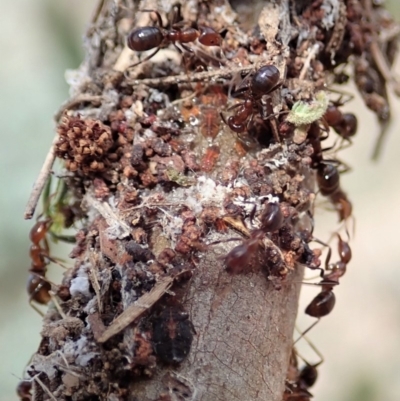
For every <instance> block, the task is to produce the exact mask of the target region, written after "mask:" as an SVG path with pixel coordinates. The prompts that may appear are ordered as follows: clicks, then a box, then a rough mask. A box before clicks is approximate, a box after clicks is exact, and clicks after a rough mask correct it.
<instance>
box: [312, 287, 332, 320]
mask: <svg viewBox="0 0 400 401" xmlns="http://www.w3.org/2000/svg"><path fill="white" fill-rule="evenodd" d="M335 302H336V298H335V294H334V293H333V291H332V289H329V290H326V289H323V290H322V291H321V292H320V293H319V294H318V295H317V296H316V297H315V298H314V299H313V300H312V301H311V303H310V304H309V305H308V306H307V308H306V310H305V313H306V314H307V315H309V316H312V317H317V318H320V317H323V316H326V315H329V313H331V312H332V309H333V307H334V306H335Z"/></svg>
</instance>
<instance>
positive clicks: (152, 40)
mask: <svg viewBox="0 0 400 401" xmlns="http://www.w3.org/2000/svg"><path fill="white" fill-rule="evenodd" d="M163 39H164V37H163V34H162V32H161V30H160V29H159V28H158V27H156V26H144V27H141V28H137V29H134V30H133V31H132V32H131V33H130V34H129V35H128V40H127V42H128V47H129V48H130V49H132V50H135V51H137V52H144V51H146V50H151V49H154V48H155V47H158V46H159V45H160V44H161V42H162V41H163Z"/></svg>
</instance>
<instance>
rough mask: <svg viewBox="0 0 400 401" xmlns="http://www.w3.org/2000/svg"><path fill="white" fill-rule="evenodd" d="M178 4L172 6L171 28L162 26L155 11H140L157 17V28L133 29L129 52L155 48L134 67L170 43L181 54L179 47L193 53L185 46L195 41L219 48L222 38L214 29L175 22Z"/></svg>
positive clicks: (177, 14) (159, 17)
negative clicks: (197, 27) (152, 13)
mask: <svg viewBox="0 0 400 401" xmlns="http://www.w3.org/2000/svg"><path fill="white" fill-rule="evenodd" d="M180 8H181V6H180V4H176V5H175V6H174V15H173V18H172V21H171V24H170V25H171V28H167V27H164V26H163V22H162V18H161V15H160V13H159V12H158V11H156V10H140V11H142V12H149V13H151V12H154V13H155V14H156V17H157V22H158V26H144V27H140V28H135V29H133V30H132V31H131V32H130V33H129V35H128V38H127V44H128V47H129V48H130V49H131V50H134V51H138V52H143V51H146V50H151V49H154V48H155V51H154V52H153V53H151V54H150V55H149V56H147V57H146V58H144V59H143V60H141V61H139V62H138V63H136V64H133V65H132V67H135V66H137V65H139V64H141V63H143V62H145V61H147V60H150V59H151V58H152V57H153V56H155V55H156V54H157V53H158V51H159V50H160V49H161V48H163V47H165V46H167V45H168V44H170V43H172V44H173V45H174V46H175V48H176V49H177V50H178V51H179V52H180V53H181V52H182V50H181V49H180V48H179V47H178V45H177V43H179V44H180V46H181V47H182V48H183V49H184V50H186V51H188V52H190V53H193V50H192V49H191V48H189V47H188V46H186V44H187V43H191V42H194V41H195V40H196V39H198V40H199V42H200V43H201V44H202V45H204V46H220V45H221V43H222V38H221V36H220V34H219V33H218V32H216V31H215V30H214V29H212V28H210V27H206V26H201V27H199V29H195V28H193V27H186V28H185V27H184V25H185V24H186V23H185V21H180V22H176V20H177V19H178V16H179V15H180Z"/></svg>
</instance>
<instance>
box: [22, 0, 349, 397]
mask: <svg viewBox="0 0 400 401" xmlns="http://www.w3.org/2000/svg"><path fill="white" fill-rule="evenodd" d="M141 11H143V12H154V13H155V15H156V17H157V23H158V26H145V27H140V28H135V29H133V30H132V31H131V32H130V33H129V35H128V38H127V45H128V47H129V48H130V49H132V50H134V51H138V52H143V51H148V50H152V49H154V51H153V52H152V53H151V54H150V55H149V56H147V57H145V58H144V59H142V60H141V61H140V62H138V63H136V64H134V65H133V66H137V65H138V64H140V63H143V62H145V61H147V60H149V59H150V58H152V57H153V56H154V55H155V54H156V53H157V52H158V51H159V50H160V49H161V48H163V47H165V46H167V45H169V44H173V45H174V46H175V47H176V48H177V49H178V51H179V52H182V50H184V51H186V52H189V53H193V49H191V48H190V47H188V46H187V45H188V44H190V43H193V42H195V41H196V40H198V41H199V43H201V44H202V45H204V46H219V45H220V44H221V42H222V37H221V35H220V34H219V33H218V32H217V31H215V30H214V29H212V28H210V27H206V26H198V27H197V26H187V25H188V24H187V23H186V22H185V21H179V14H180V7H179V6H176V8H175V10H174V16H173V18H172V21H171V22H170V24H169V26H167V27H164V26H163V22H162V18H161V15H160V13H159V12H158V11H155V10H141ZM282 83H283V82H282V80H281V74H280V71H279V69H278V68H277V67H276V66H274V65H264V66H261V67H260V68H258V69H257V70H255V71H254V72H253V73H252V74H250V75H249V76H248V77H246V78H245V79H243V82H242V84H241V85H240V87H239V88H238V89H237V90H235V92H234V93H233V97H235V98H239V99H240V100H241V101H240V102H239V103H238V104H236V105H234V106H233V107H231V108H230V109H228V110H234V113H233V114H232V115H230V116H229V117H227V118H226V117H225V116H224V115H222V114H221V118H222V120H223V121H224V122H225V124H226V125H227V126H228V127H229V128H230V129H231V130H232V131H233V132H234V133H236V134H239V135H241V134H244V133H246V132H247V133H248V132H249V131H250V129H251V128H252V125H253V122H254V119H255V117H256V115H257V114H260V115H261V117H262V119H263V120H264V121H266V120H268V119H270V118H272V119H274V118H275V117H276V115H275V114H274V113H273V111H272V101H271V98H270V96H269V95H270V94H271V93H272V92H273V91H275V90H276V89H278V88H279V87H280V86H281V85H282ZM341 105H342V103H340V102H334V103H332V104H330V105H329V106H328V108H327V109H326V111H325V113H324V116H323V118H322V119H321V120H318V121H314V122H312V123H311V124H310V127H309V129H308V133H307V139H306V145H309V146H311V148H312V155H311V162H310V167H311V169H312V170H314V171H315V175H316V180H317V184H318V188H319V192H320V193H321V195H322V196H325V197H327V198H328V199H329V201H330V202H331V203H332V205H333V206H334V208H335V209H336V211H337V212H338V215H339V220H340V221H343V222H345V223H346V222H347V221H348V219H349V218H350V217H351V216H352V205H351V202H350V201H349V199H348V197H347V195H346V193H345V192H344V191H343V190H342V188H341V185H340V171H339V166H340V165H341V163H340V162H339V161H338V160H336V159H328V158H325V154H326V152H327V151H328V150H329V149H324V148H323V147H322V141H323V140H324V139H325V138H326V137H327V135H324V132H328V130H329V127H332V128H333V129H334V131H335V132H336V133H337V134H338V135H339V136H340V138H341V140H342V144H341V147H343V143H344V142H346V141H347V142H350V141H351V138H352V136H353V135H354V134H355V133H356V130H357V119H356V117H355V116H354V114H352V113H342V112H341V110H340V106H341ZM213 115H215V113H214V114H213ZM275 122H277V121H275ZM284 124H285V120H284V119H283V121H282V122H281V123H280V129H279V130H272V131H273V134H274V137H275V141H276V142H281V137H280V136H279V133H280V132H281V133H282V132H283V131H284V130H283V128H282V127H284ZM286 125H288V123H286ZM292 128H293V129H294V127H292ZM286 136H287V134H286ZM282 209H283V208H282V207H281V205H280V203H279V201H278V200H275V201H270V202H268V203H267V204H266V205H265V207H264V210H263V211H262V213H261V215H260V219H259V220H260V224H259V227H258V228H256V229H253V230H252V231H250V235H249V238H248V239H246V240H244V241H243V242H242V243H241V244H240V245H237V246H235V247H234V248H233V249H232V250H231V251H230V252H229V253H228V254H227V255H226V257H225V266H226V270H227V271H228V272H229V273H231V274H239V273H241V272H243V271H244V270H245V269H246V266H248V265H249V264H250V262H251V258H252V257H253V255H254V254H255V253H256V252H257V251H258V249H259V248H260V244H261V242H262V241H263V240H264V239H267V238H269V237H270V236H272V235H273V234H275V233H277V232H279V230H281V229H283V227H284V226H285V222H286V220H287V219H289V218H291V217H292V216H289V217H287V216H286V215H285V213H284V212H283V211H282ZM51 224H52V221H51V219H45V220H39V221H38V222H37V223H36V224H35V225H34V227H33V228H32V230H31V232H30V239H31V242H32V245H31V248H30V257H31V261H32V264H31V268H30V270H29V271H30V273H31V274H30V277H29V281H28V294H29V302H30V303H31V304H32V302H36V303H39V304H47V303H49V301H50V300H51V299H52V294H51V283H50V282H49V281H48V280H47V279H46V272H47V265H48V263H49V261H51V260H52V258H51V257H50V255H49V245H48V241H47V238H46V236H47V234H48V233H49V230H50V227H51ZM311 235H312V234H311ZM336 237H337V240H338V245H337V246H338V254H339V261H337V262H335V263H330V257H331V248H330V247H328V248H329V251H328V256H327V258H326V262H325V268H324V269H323V268H320V267H319V265H318V264H317V263H315V258H314V254H313V253H312V252H311V251H310V252H308V257H307V258H306V261H305V263H304V264H306V266H307V267H309V268H311V269H313V270H314V269H320V271H321V274H320V276H321V280H320V282H319V283H317V285H319V286H320V287H321V291H320V293H319V294H318V295H317V296H316V297H315V298H314V299H313V300H312V301H311V302H310V304H309V305H308V306H307V308H306V310H305V313H306V314H308V315H309V316H311V317H314V318H317V319H318V320H317V321H316V322H315V323H314V324H312V325H311V326H310V327H309V328H308V329H306V330H305V331H304V332H303V333H302V334H301V338H302V337H303V336H304V335H305V334H306V333H307V332H308V331H309V330H311V328H312V327H314V326H315V324H316V323H318V321H319V319H320V318H322V317H324V316H326V315H328V314H329V313H330V312H331V311H332V310H333V308H334V305H335V295H334V292H333V290H334V288H335V286H336V285H338V284H339V279H340V278H341V277H342V276H343V275H344V274H345V272H346V268H347V265H348V263H349V262H350V260H351V248H350V246H349V244H348V242H346V241H344V240H343V239H342V236H341V235H340V234H339V233H336ZM314 240H315V239H314ZM301 241H302V243H303V245H304V248H305V249H308V248H307V243H308V242H310V238H309V237H307V236H304V238H301ZM271 242H272V241H271ZM324 245H326V244H324ZM304 253H307V252H306V251H305V252H304ZM282 263H284V262H283V261H282ZM266 273H267V274H266V275H267V276H269V273H270V271H267V272H266ZM35 309H36V308H35ZM168 313H170V311H168ZM181 320H182V322H185V323H181V326H182V331H185V332H189V331H190V330H189V328H188V327H189V326H188V325H189V323H187V322H186V320H185V319H184V318H181ZM159 332H161V331H159ZM189 337H190V336H189ZM161 343H162V341H161V340H160V344H161ZM190 343H191V337H190V342H189V348H190ZM156 348H157V346H156ZM188 352H189V350H187V352H185V353H184V355H183V356H182V358H183V357H185V356H186V354H187V353H188ZM173 357H174V358H177V357H176V355H175V354H174V356H173ZM179 358H180V356H179ZM294 358H296V356H294ZM320 363H321V362H319V363H318V364H314V365H311V364H309V363H306V366H305V367H304V368H303V369H302V370H301V371H300V372H298V374H297V375H294V377H293V378H292V380H291V381H290V382H288V383H287V389H286V392H285V395H284V399H285V400H286V401H292V400H295V399H296V400H308V399H309V398H310V397H311V394H310V393H309V391H308V389H309V388H310V387H311V386H312V385H313V384H314V383H315V381H316V379H317V366H318V365H319V364H320ZM296 371H297V369H296ZM27 383H28V382H21V386H20V389H19V391H20V393H19V394H20V396H21V399H30V398H29V397H28V394H29V389H28V387H29V386H28V384H27ZM24 397H25V398H24Z"/></svg>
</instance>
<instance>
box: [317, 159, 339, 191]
mask: <svg viewBox="0 0 400 401" xmlns="http://www.w3.org/2000/svg"><path fill="white" fill-rule="evenodd" d="M317 182H318V187H319V189H320V191H321V194H322V195H324V196H328V195H332V194H333V193H335V192H336V191H337V190H338V189H339V187H340V176H339V171H338V169H337V168H336V167H335V166H333V165H332V164H324V163H323V164H320V165H319V166H318V169H317Z"/></svg>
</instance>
